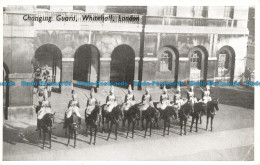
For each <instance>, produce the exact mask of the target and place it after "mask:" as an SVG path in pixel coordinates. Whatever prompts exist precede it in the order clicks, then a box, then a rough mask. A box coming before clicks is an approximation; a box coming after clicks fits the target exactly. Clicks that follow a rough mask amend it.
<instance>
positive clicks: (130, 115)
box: [122, 104, 140, 138]
mask: <svg viewBox="0 0 260 165" xmlns="http://www.w3.org/2000/svg"><path fill="white" fill-rule="evenodd" d="M139 111H140V110H139V104H135V105H133V106H131V107H130V108H129V109H128V110H127V111H123V116H124V117H123V124H122V125H123V128H124V127H125V121H126V120H127V124H128V127H127V134H126V138H128V133H129V129H130V124H131V123H132V138H134V129H135V123H136V121H137V120H138V119H139Z"/></svg>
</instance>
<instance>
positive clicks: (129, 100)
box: [122, 93, 135, 111]
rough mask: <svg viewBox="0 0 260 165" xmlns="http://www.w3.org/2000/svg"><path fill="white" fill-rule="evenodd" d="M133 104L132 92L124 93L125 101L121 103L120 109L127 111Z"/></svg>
mask: <svg viewBox="0 0 260 165" xmlns="http://www.w3.org/2000/svg"><path fill="white" fill-rule="evenodd" d="M134 104H135V96H134V94H133V93H131V94H129V93H128V94H126V95H125V102H124V104H123V107H122V109H123V110H125V111H127V110H128V109H129V108H130V107H131V106H133V105H134Z"/></svg>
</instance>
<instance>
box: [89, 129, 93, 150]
mask: <svg viewBox="0 0 260 165" xmlns="http://www.w3.org/2000/svg"><path fill="white" fill-rule="evenodd" d="M89 127H90V128H89V133H90V141H89V145H91V143H92V127H93V125H92V124H90V125H89Z"/></svg>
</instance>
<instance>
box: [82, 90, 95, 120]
mask: <svg viewBox="0 0 260 165" xmlns="http://www.w3.org/2000/svg"><path fill="white" fill-rule="evenodd" d="M97 104H98V101H97V99H96V98H95V97H94V88H92V89H91V91H90V97H89V98H88V101H87V105H86V106H87V108H86V110H85V116H86V117H87V116H89V115H90V114H91V112H92V111H93V110H94V109H95V107H96V105H97Z"/></svg>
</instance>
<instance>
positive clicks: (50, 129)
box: [49, 128, 52, 149]
mask: <svg viewBox="0 0 260 165" xmlns="http://www.w3.org/2000/svg"><path fill="white" fill-rule="evenodd" d="M51 133H52V129H51V128H50V131H49V141H50V149H51V147H52V146H51Z"/></svg>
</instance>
